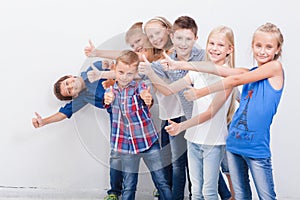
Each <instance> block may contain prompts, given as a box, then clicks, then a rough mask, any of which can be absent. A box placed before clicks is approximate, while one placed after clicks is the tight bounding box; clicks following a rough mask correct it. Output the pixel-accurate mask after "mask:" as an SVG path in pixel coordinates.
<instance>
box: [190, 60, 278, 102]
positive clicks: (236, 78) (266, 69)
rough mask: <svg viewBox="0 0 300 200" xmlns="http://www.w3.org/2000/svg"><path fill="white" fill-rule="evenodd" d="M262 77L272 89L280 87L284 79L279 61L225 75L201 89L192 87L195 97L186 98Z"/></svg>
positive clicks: (201, 95)
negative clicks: (240, 72) (239, 72)
mask: <svg viewBox="0 0 300 200" xmlns="http://www.w3.org/2000/svg"><path fill="white" fill-rule="evenodd" d="M263 79H269V82H270V84H271V85H272V87H273V88H274V89H277V90H279V89H281V88H282V86H283V79H284V77H283V70H282V65H281V63H280V62H279V61H271V62H268V63H266V64H264V65H262V66H260V67H258V68H257V69H255V70H252V71H248V72H246V73H242V74H238V75H233V76H229V77H226V78H224V79H223V80H220V81H218V82H216V83H214V84H211V85H209V86H207V87H204V88H201V89H193V91H192V92H193V93H194V95H193V96H194V97H195V98H191V99H188V100H191V101H192V100H195V99H197V98H200V97H203V96H206V95H208V94H211V93H214V92H217V91H221V90H226V89H231V88H233V87H236V86H240V85H244V84H248V83H252V82H256V81H260V80H263ZM187 92H191V91H187Z"/></svg>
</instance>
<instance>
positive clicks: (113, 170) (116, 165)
mask: <svg viewBox="0 0 300 200" xmlns="http://www.w3.org/2000/svg"><path fill="white" fill-rule="evenodd" d="M109 162H110V187H111V188H110V190H108V191H107V194H115V195H117V196H120V195H121V192H122V183H123V176H122V160H121V157H120V155H119V154H118V153H117V152H115V151H113V150H112V151H111V152H110V158H109Z"/></svg>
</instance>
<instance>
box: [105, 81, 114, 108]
mask: <svg viewBox="0 0 300 200" xmlns="http://www.w3.org/2000/svg"><path fill="white" fill-rule="evenodd" d="M114 99H115V95H114V91H113V87H112V86H110V87H109V91H107V92H105V94H104V104H105V105H110V104H111V103H112V102H113V101H114Z"/></svg>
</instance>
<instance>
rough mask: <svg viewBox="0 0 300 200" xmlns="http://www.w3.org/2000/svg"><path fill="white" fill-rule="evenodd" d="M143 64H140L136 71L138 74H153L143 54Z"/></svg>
mask: <svg viewBox="0 0 300 200" xmlns="http://www.w3.org/2000/svg"><path fill="white" fill-rule="evenodd" d="M142 58H143V62H140V65H139V68H138V71H139V73H140V74H143V75H146V76H149V74H151V73H152V72H154V71H153V70H152V68H151V63H150V62H149V61H148V60H147V58H146V56H145V55H144V54H143V55H142Z"/></svg>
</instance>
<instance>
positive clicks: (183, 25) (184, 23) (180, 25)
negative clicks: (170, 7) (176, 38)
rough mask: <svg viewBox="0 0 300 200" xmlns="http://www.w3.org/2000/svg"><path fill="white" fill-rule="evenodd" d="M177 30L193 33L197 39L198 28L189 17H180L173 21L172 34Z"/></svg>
mask: <svg viewBox="0 0 300 200" xmlns="http://www.w3.org/2000/svg"><path fill="white" fill-rule="evenodd" d="M178 29H189V30H191V31H192V32H193V33H194V35H195V37H197V32H198V26H197V24H196V22H195V20H194V19H193V18H191V17H189V16H181V17H178V18H177V19H176V20H175V22H174V24H173V26H172V32H173V33H174V32H175V31H176V30H178Z"/></svg>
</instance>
